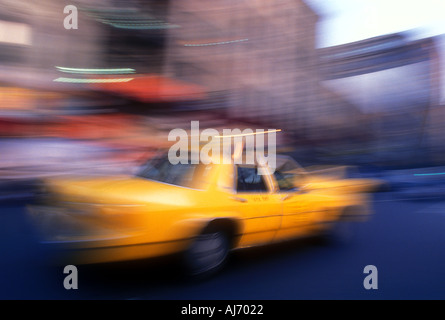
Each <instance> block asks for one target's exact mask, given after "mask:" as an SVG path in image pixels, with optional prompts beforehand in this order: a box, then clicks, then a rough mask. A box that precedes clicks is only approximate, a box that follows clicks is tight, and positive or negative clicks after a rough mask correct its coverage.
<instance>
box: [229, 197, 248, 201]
mask: <svg viewBox="0 0 445 320" xmlns="http://www.w3.org/2000/svg"><path fill="white" fill-rule="evenodd" d="M230 199H232V200H235V201H239V202H247V199H244V198H240V197H230Z"/></svg>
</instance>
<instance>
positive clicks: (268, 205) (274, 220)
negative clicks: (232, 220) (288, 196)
mask: <svg viewBox="0 0 445 320" xmlns="http://www.w3.org/2000/svg"><path fill="white" fill-rule="evenodd" d="M234 169H235V172H234V176H235V179H234V180H235V186H234V193H233V194H232V196H231V200H232V202H233V203H234V204H235V203H236V209H235V210H236V211H237V212H238V214H239V216H240V218H241V221H242V236H241V238H240V243H239V246H240V247H245V246H251V245H258V244H264V243H268V242H271V241H272V240H273V238H274V236H275V233H276V231H277V230H278V228H279V226H280V222H281V206H282V201H281V197H280V195H277V194H276V193H274V192H273V191H274V190H273V182H272V180H271V176H270V175H268V174H259V171H258V167H257V166H256V165H235V167H234Z"/></svg>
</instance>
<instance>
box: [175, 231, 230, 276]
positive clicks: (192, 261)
mask: <svg viewBox="0 0 445 320" xmlns="http://www.w3.org/2000/svg"><path fill="white" fill-rule="evenodd" d="M229 250H230V239H229V237H228V235H227V233H226V232H224V231H222V230H217V229H215V230H207V231H205V232H203V233H201V234H200V235H198V236H197V237H196V238H195V239H194V240H193V241H192V243H191V245H190V246H189V247H188V249H187V250H186V251H185V252H184V257H183V258H184V259H183V262H184V267H185V271H186V273H187V275H189V276H194V277H203V276H208V275H210V274H213V273H215V272H216V271H218V270H220V269H221V268H222V267H223V265H224V264H225V262H226V260H227V256H228V254H229Z"/></svg>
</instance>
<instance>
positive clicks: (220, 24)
mask: <svg viewBox="0 0 445 320" xmlns="http://www.w3.org/2000/svg"><path fill="white" fill-rule="evenodd" d="M169 18H170V19H171V20H170V21H171V22H173V21H175V23H177V24H179V25H181V26H182V27H181V28H178V29H172V30H169V45H168V49H167V57H166V67H165V72H166V74H168V75H171V76H178V77H179V78H180V79H183V80H186V81H191V82H194V83H198V84H201V85H204V86H206V87H207V88H208V91H209V92H212V93H214V94H215V93H216V94H217V97H218V100H217V104H219V106H221V107H223V108H225V109H226V114H227V116H228V117H229V118H234V119H242V120H247V121H251V122H253V123H257V124H258V125H263V126H265V125H267V126H269V127H270V128H282V129H283V130H286V131H287V132H288V133H292V134H302V133H303V132H304V131H305V126H308V123H309V121H310V119H309V118H310V117H311V115H310V114H311V113H314V112H316V111H315V110H317V107H318V104H319V100H318V97H319V92H318V90H319V78H318V72H317V54H316V50H315V37H316V23H317V20H318V16H317V15H316V14H315V12H314V11H312V10H311V8H310V7H309V6H307V5H306V4H305V3H304V2H303V1H300V0H279V1H267V0H259V1H235V0H233V1H221V0H218V1H211V2H203V1H196V0H187V1H172V2H171V6H170V16H169Z"/></svg>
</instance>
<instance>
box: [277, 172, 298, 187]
mask: <svg viewBox="0 0 445 320" xmlns="http://www.w3.org/2000/svg"><path fill="white" fill-rule="evenodd" d="M274 176H275V180H276V181H277V183H278V187H279V188H280V191H292V190H295V189H297V186H296V185H295V175H294V174H289V173H283V172H280V171H278V170H276V171H275V172H274Z"/></svg>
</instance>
